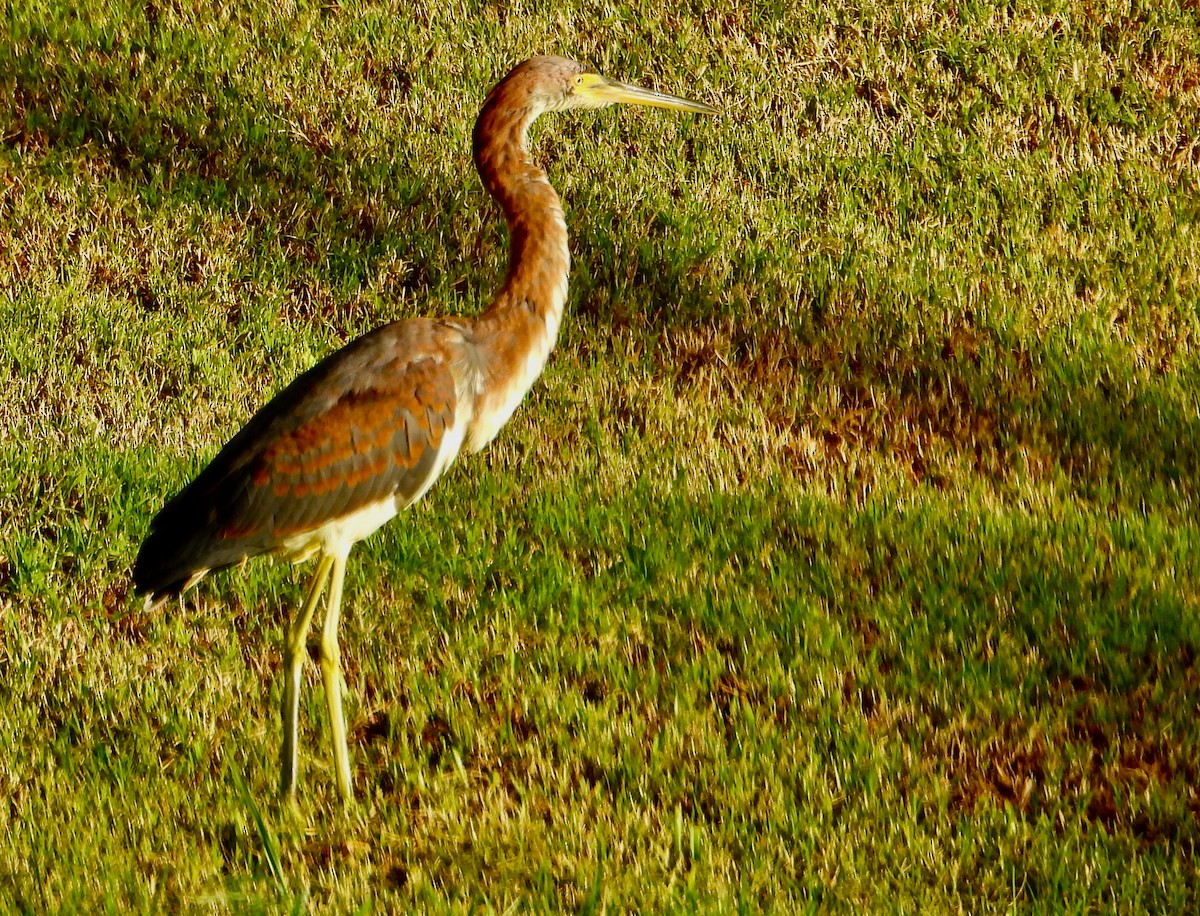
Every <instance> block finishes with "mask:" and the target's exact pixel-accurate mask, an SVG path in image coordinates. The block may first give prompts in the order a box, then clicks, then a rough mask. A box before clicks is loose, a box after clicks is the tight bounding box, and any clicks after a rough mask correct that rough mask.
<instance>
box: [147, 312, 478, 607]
mask: <svg viewBox="0 0 1200 916" xmlns="http://www.w3.org/2000/svg"><path fill="white" fill-rule="evenodd" d="M470 372H471V366H470V346H469V344H468V343H467V342H466V341H465V338H464V329H463V326H461V325H458V324H454V323H448V322H438V321H431V320H428V319H413V320H409V321H404V322H396V323H394V324H389V325H385V326H384V327H382V328H379V329H377V330H375V331H372V332H371V333H369V334H366V335H364V336H363V337H360V338H358V339H357V340H355V341H353V342H352V343H350V344H348V345H346V346H345V347H343V348H342V349H341V350H338V351H337V352H335V353H333V354H332V355H330V356H329V357H327V358H326V359H324V360H323V361H321V362H320V363H318V364H317V365H316V366H314V367H313V368H312V369H310V370H309V371H308V372H306V373H304V374H303V375H301V376H300V377H299V378H297V379H296V380H295V381H294V382H293V383H292V384H291V385H289V386H288V387H287V388H285V389H284V390H283V391H281V392H280V393H279V394H278V395H276V396H275V397H274V398H273V399H272V400H271V401H270V402H269V403H268V404H267V405H266V406H264V407H263V408H262V409H261V410H260V411H259V412H258V413H257V414H255V415H254V417H253V418H252V419H251V420H250V422H249V423H247V424H246V426H245V427H243V428H242V430H241V431H240V432H238V433H237V435H235V436H234V437H233V438H232V439H231V440H230V441H229V442H228V444H226V446H225V447H224V448H223V449H222V450H221V452H220V453H219V454H218V455H217V456H216V458H214V459H213V461H212V462H211V463H210V464H209V465H208V466H207V467H206V468H205V469H204V470H203V471H202V472H201V473H200V474H199V476H197V477H196V479H195V480H194V481H192V483H190V484H189V485H188V486H187V487H185V488H184V489H183V490H182V491H180V492H179V494H178V495H176V496H175V497H174V498H173V499H172V500H171V501H170V502H168V503H167V505H166V506H165V507H164V508H163V509H162V511H161V512H159V514H158V515H157V516H156V517H155V519H154V521H153V522H152V523H151V526H150V533H149V535H148V536H147V538H146V540H145V542H144V543H143V544H142V547H141V550H140V551H139V553H138V558H137V563H136V565H135V567H134V584H135V587H136V590H137V592H138V594H145V595H147V596H148V600H149V601H150V602H156V601H158V600H159V599H161V598H162V597H164V596H167V595H170V594H173V593H175V592H178V591H180V590H182V589H183V588H184V587H185V586H186V585H187V584H188V583H189V581H191V580H193V579H194V578H196V577H197V576H198V575H201V574H203V573H204V572H206V571H208V570H213V569H220V568H222V567H225V566H230V565H233V564H235V563H239V562H241V561H242V560H243V559H246V558H247V557H253V556H257V555H259V554H263V553H269V552H272V551H277V550H285V551H288V552H291V553H305V552H308V551H310V550H316V549H319V548H322V547H325V548H328V547H329V546H330V545H329V544H328V543H322V539H323V538H324V539H329V538H334V537H341V536H347V535H346V531H344V530H342V529H338V528H336V526H334V527H331V523H335V522H337V521H339V520H343V519H346V518H347V517H351V516H355V515H356V513H357V514H359V515H360V516H361V518H363V519H370V525H373V526H374V527H378V525H379V524H382V523H383V522H384V521H386V520H387V518H389V517H390V515H391V514H394V512H395V511H396V510H398V509H399V508H402V507H403V506H406V505H408V504H409V503H411V502H413V501H414V500H415V499H417V498H419V497H420V496H421V494H423V493H424V492H425V490H426V489H428V487H429V486H430V485H431V484H432V483H433V481H434V480H436V479H437V477H438V476H440V474H441V473H442V472H443V471H444V470H445V469H446V468H447V467H448V466H449V465H450V463H451V462H452V461H453V460H454V458H455V455H456V454H457V452H458V449H459V447H460V445H461V443H462V437H463V427H464V425H465V422H466V416H465V414H466V411H465V410H463V409H462V408H464V407H465V408H468V409H469V406H470V405H469V404H466V403H460V402H463V401H464V393H466V397H467V399H469V396H470V395H469V389H470V384H469V379H466V378H464V376H466V375H469V373H470ZM371 507H375V508H374V509H372V508H371ZM389 507H390V508H389ZM368 527H370V526H368ZM371 530H373V528H371ZM366 533H369V531H366V530H363V529H362V526H361V525H355V526H353V527H352V529H350V535H349V536H350V537H353V538H354V539H357V538H358V537H362V536H365V534H366ZM347 546H348V545H347Z"/></svg>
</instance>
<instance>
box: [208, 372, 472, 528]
mask: <svg viewBox="0 0 1200 916" xmlns="http://www.w3.org/2000/svg"><path fill="white" fill-rule="evenodd" d="M455 403H456V398H455V391H454V382H453V379H452V378H451V376H450V373H449V371H448V370H447V368H446V366H445V365H444V364H443V363H442V362H441V361H438V360H434V359H424V360H420V361H418V362H414V363H410V364H408V365H407V366H405V367H404V369H403V370H402V371H401V372H399V373H397V374H396V375H395V376H393V377H390V378H387V379H386V380H382V379H379V380H376V384H374V385H371V386H370V387H366V388H351V389H349V390H346V391H344V392H343V393H342V394H341V395H340V396H339V397H337V398H336V399H335V400H332V402H331V403H330V404H329V405H328V406H327V407H326V408H325V409H323V410H321V411H320V412H319V413H316V414H315V415H314V416H311V417H308V418H306V419H305V421H304V422H303V423H301V424H299V425H297V426H295V427H293V428H291V429H288V430H286V431H282V432H281V433H280V434H279V435H277V436H275V437H274V438H272V439H271V441H269V442H268V443H266V444H265V445H264V447H263V448H262V450H261V451H260V452H259V453H258V455H257V456H256V457H255V458H254V459H253V460H252V461H251V462H249V464H248V467H247V471H248V473H247V474H246V475H245V480H244V484H243V486H242V487H241V488H240V490H241V495H242V497H241V499H239V500H237V502H238V506H237V509H236V511H232V512H228V513H223V515H224V519H223V524H222V526H221V529H220V533H221V536H222V537H225V538H230V539H238V538H245V537H251V538H254V537H268V538H273V539H276V540H278V539H283V538H288V537H292V536H294V535H297V534H302V533H304V532H305V531H310V530H313V529H316V528H319V527H320V526H321V525H323V524H325V523H326V522H329V521H332V520H334V519H337V518H340V517H341V516H344V515H347V514H348V513H350V512H353V511H355V510H356V509H359V508H361V507H363V506H365V505H367V504H369V503H372V502H377V501H379V500H381V499H386V498H388V497H389V496H396V495H398V496H400V498H401V500H402V501H406V500H407V499H408V498H411V496H412V495H414V494H416V493H419V492H421V491H422V490H423V489H424V488H425V487H426V486H427V484H428V483H429V482H430V480H429V476H430V475H431V474H432V473H434V472H435V470H436V469H437V468H438V467H439V464H440V463H439V462H438V460H437V458H438V454H439V450H440V448H441V446H442V443H443V440H444V438H445V433H446V429H447V428H448V427H449V426H450V425H451V424H452V423H453V422H454V411H455ZM231 508H232V507H231Z"/></svg>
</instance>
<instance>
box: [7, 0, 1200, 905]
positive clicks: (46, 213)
mask: <svg viewBox="0 0 1200 916" xmlns="http://www.w3.org/2000/svg"><path fill="white" fill-rule="evenodd" d="M0 33H2V35H0V98H3V99H4V100H5V101H4V104H3V105H0V464H2V466H3V468H4V471H5V473H4V474H3V475H0V478H2V479H0V672H2V676H0V682H2V683H3V689H0V798H3V799H5V800H6V803H4V804H0V852H2V853H3V854H2V855H0V909H5V908H7V909H11V910H12V911H32V912H39V911H78V912H96V911H99V910H102V909H103V910H108V911H113V912H125V911H129V910H133V911H169V912H171V911H180V910H183V911H195V910H209V909H211V910H215V911H218V912H221V911H229V912H243V911H259V912H282V911H287V912H293V911H300V910H303V909H305V908H310V909H313V910H323V909H326V908H328V909H332V910H337V911H358V910H359V909H372V908H374V909H377V910H380V911H385V912H386V911H389V910H392V909H409V908H417V907H419V908H422V909H430V910H434V911H441V910H453V911H466V910H474V909H495V910H498V911H501V910H515V911H529V910H543V909H544V910H547V911H563V910H566V911H581V912H600V911H605V910H607V911H610V912H620V911H626V910H638V911H643V912H664V911H680V910H693V909H695V910H701V911H735V910H736V911H748V912H755V911H760V910H773V911H777V912H795V911H804V910H810V911H853V912H862V911H888V912H890V911H904V912H918V911H919V912H947V911H958V910H965V911H968V912H987V911H1000V910H1005V911H1007V910H1011V909H1015V910H1019V911H1035V912H1037V911H1053V912H1060V911H1061V912H1101V911H1115V912H1121V913H1131V912H1155V913H1158V912H1172V911H1173V912H1188V911H1195V910H1196V909H1197V908H1200V870H1198V865H1197V858H1196V856H1197V843H1198V841H1200V797H1198V796H1197V785H1198V779H1200V724H1198V722H1197V716H1196V708H1197V701H1198V700H1200V617H1198V615H1197V610H1198V605H1200V598H1198V597H1197V596H1198V595H1200V525H1198V524H1197V521H1196V511H1197V497H1198V492H1197V486H1198V484H1200V402H1198V394H1197V392H1198V391H1200V356H1198V350H1197V341H1198V340H1200V337H1198V334H1200V320H1198V314H1197V305H1198V303H1200V283H1198V279H1197V270H1198V267H1197V265H1200V232H1198V231H1197V214H1198V212H1200V63H1198V62H1200V14H1198V12H1197V8H1196V5H1195V3H1194V2H1184V3H1182V4H1178V3H1167V2H1162V3H1139V2H1136V0H1135V2H1130V3H1116V4H1093V5H1091V6H1088V5H1080V4H1074V3H1067V2H1054V0H1045V2H1040V3H1036V2H1035V3H1012V4H1008V5H992V4H986V3H977V2H967V3H964V4H957V5H950V4H928V3H926V4H921V3H917V4H914V3H910V2H899V0H880V2H877V3H864V4H859V5H851V6H849V7H846V6H838V5H825V4H815V3H812V4H803V3H797V4H793V5H790V6H786V5H783V4H780V3H770V2H768V3H759V4H739V3H730V4H725V5H723V6H722V7H721V8H719V9H715V10H714V9H711V8H710V7H708V6H705V5H702V4H697V5H694V6H692V7H687V8H679V9H677V10H675V11H671V10H668V9H666V8H664V6H663V5H662V4H649V3H647V4H642V5H634V6H630V5H625V6H613V5H611V4H607V5H606V4H599V3H592V4H587V3H573V4H568V5H566V6H563V5H551V4H542V3H531V4H525V5H522V4H516V5H511V4H510V5H494V4H487V5H473V4H466V5H463V4H458V5H455V4H449V3H443V2H441V0H429V2H426V3H424V4H415V5H414V4H402V5H400V6H398V7H396V8H390V7H384V6H378V5H372V4H369V3H354V2H347V3H321V4H317V3H306V2H301V3H295V4H290V5H289V4H284V5H283V8H282V12H281V11H280V8H279V5H278V4H268V3H259V2H247V3H244V4H241V5H234V6H232V7H231V6H230V5H229V4H224V3H213V4H208V5H205V4H191V3H189V4H174V3H171V4H168V3H162V4H160V3H157V2H152V3H147V4H127V5H121V4H114V3H100V2H98V0H83V2H80V3H76V4H65V3H58V2H51V0H40V2H39V0H26V2H22V3H9V4H7V5H6V6H5V7H4V9H3V20H2V24H0ZM536 52H558V53H564V54H568V55H570V56H574V57H577V58H579V59H583V60H587V61H591V62H592V63H594V64H596V65H597V66H599V67H600V68H601V69H602V70H604V71H605V72H607V73H609V74H610V75H613V76H616V77H619V78H623V79H628V80H631V81H635V82H643V83H650V84H654V85H658V86H661V87H662V88H663V89H665V90H667V91H670V92H677V93H680V94H683V95H687V96H691V97H695V98H699V99H702V100H704V101H708V102H710V103H712V104H715V105H718V106H719V107H720V108H721V109H722V110H723V112H724V114H722V115H721V116H718V117H716V118H711V119H707V118H695V117H691V116H682V117H681V116H676V115H674V114H668V113H664V112H654V111H645V110H628V111H607V112H601V113H591V112H585V113H578V114H575V115H570V116H557V117H547V118H546V119H545V122H544V123H540V124H539V126H538V128H537V129H536V147H537V155H538V156H539V158H540V160H541V161H543V162H544V163H545V164H546V165H547V167H548V169H549V172H550V175H551V179H552V181H553V182H554V184H555V186H556V187H557V188H558V189H559V190H560V192H561V193H562V195H563V198H564V202H565V206H566V212H567V222H568V224H569V226H570V228H571V231H572V236H573V243H572V244H573V251H574V257H575V260H574V272H573V278H572V288H571V298H570V304H569V316H568V318H567V321H566V323H565V325H564V330H563V334H562V339H561V343H560V347H559V349H558V350H557V351H556V353H555V355H554V356H553V357H552V360H551V363H550V365H549V367H548V369H547V372H546V374H545V376H544V378H543V380H542V381H541V382H540V383H539V385H538V386H537V387H536V388H535V390H534V392H533V393H532V394H531V396H530V397H529V398H528V400H527V402H526V403H525V404H524V405H523V406H522V408H521V409H520V410H519V411H518V413H517V415H516V416H515V417H514V419H513V421H512V423H511V424H510V425H509V427H508V428H507V429H506V430H505V431H504V432H503V433H502V434H501V436H500V438H499V439H498V440H497V442H496V443H494V444H493V446H491V447H490V448H489V450H488V451H487V452H485V453H484V454H483V455H481V456H479V457H474V458H468V459H464V460H463V461H462V462H461V463H460V464H459V465H458V466H457V467H456V468H455V469H454V470H453V472H452V473H451V474H449V475H448V476H447V477H446V478H445V479H444V480H443V481H441V482H440V483H439V484H438V486H437V487H436V488H435V489H434V490H433V491H432V492H431V493H430V494H429V495H428V496H427V497H426V498H425V499H424V500H423V502H422V503H421V504H419V505H418V506H417V507H415V508H414V509H413V510H411V511H409V512H408V513H406V515H405V516H403V517H402V518H401V519H399V520H398V521H397V522H395V523H393V524H392V525H390V526H388V527H387V528H386V529H384V530H383V531H382V532H380V533H379V534H377V535H376V536H374V537H373V538H371V539H370V540H368V541H367V542H365V543H364V544H362V545H360V547H359V548H358V549H357V550H356V551H355V553H354V558H353V561H352V564H351V569H350V572H349V577H348V583H347V587H348V592H347V604H346V608H345V612H344V616H343V623H342V651H343V664H344V667H345V673H346V680H347V684H348V688H349V693H348V698H347V712H348V715H349V718H350V731H351V754H352V764H353V767H354V778H355V781H356V787H357V789H358V792H359V801H358V803H357V804H356V805H355V806H354V807H353V808H352V809H350V810H349V811H348V812H343V810H342V808H341V806H340V804H339V803H338V801H337V799H336V791H335V788H334V776H333V773H332V770H331V766H330V763H329V755H328V748H327V738H326V729H325V721H324V702H323V697H322V696H321V688H320V679H319V678H317V677H316V676H315V668H314V669H312V670H310V672H309V674H308V677H307V680H306V686H305V692H304V693H303V694H302V711H301V715H302V727H303V729H304V732H303V735H302V739H303V742H304V743H303V745H302V754H301V768H302V770H301V785H300V795H299V813H298V814H297V815H293V814H292V813H290V812H288V811H287V810H286V809H283V808H281V807H280V806H279V805H278V804H277V803H276V801H275V798H274V788H275V783H276V780H277V754H278V748H279V741H280V735H279V725H278V703H279V695H280V684H279V667H280V634H281V630H282V627H283V624H284V621H285V619H286V616H287V615H288V614H289V613H291V610H292V609H293V608H294V606H295V604H296V603H297V601H298V600H299V597H300V594H301V590H302V588H303V575H302V574H301V573H302V571H294V570H292V569H290V568H288V567H286V566H283V565H273V564H271V563H269V562H267V561H257V562H254V563H251V564H249V565H248V566H247V568H246V569H245V571H244V572H243V573H233V574H224V575H220V576H214V577H212V578H211V579H209V580H206V581H205V582H204V583H203V584H202V585H201V587H200V588H199V589H197V590H196V591H195V592H194V593H192V594H190V595H189V596H188V598H187V600H186V601H185V602H183V603H182V604H172V605H170V606H168V607H167V608H166V609H165V610H164V611H162V612H160V613H156V614H150V615H147V614H144V613H143V612H142V611H141V609H140V607H139V606H138V605H137V604H136V603H135V602H133V601H132V600H131V598H130V596H129V592H130V578H129V568H130V565H131V562H132V558H133V557H134V555H135V553H136V550H137V546H138V544H139V543H140V540H141V538H142V537H143V536H144V534H145V532H146V527H147V524H148V522H149V518H150V517H151V515H152V514H153V512H155V511H156V510H157V508H158V507H159V506H161V505H162V503H163V501H164V500H165V499H166V498H167V497H168V496H169V495H171V494H172V493H173V492H174V491H175V490H176V488H177V487H179V486H180V485H182V484H183V483H184V482H185V481H186V480H187V479H188V478H189V477H190V475H192V474H194V473H195V472H196V471H197V470H198V469H199V468H200V467H201V466H202V464H203V462H204V461H205V460H206V459H207V458H209V457H211V456H212V455H213V454H214V453H215V451H216V450H217V448H218V447H219V446H220V445H221V444H222V443H223V442H224V441H225V440H226V439H227V437H228V436H229V435H231V434H232V433H233V431H234V430H235V429H237V428H238V426H239V425H240V424H241V423H243V422H244V421H245V419H246V418H247V417H248V416H249V414H250V413H251V411H253V410H254V408H255V407H256V406H257V405H259V404H261V403H262V402H263V401H264V400H265V399H266V398H267V397H268V396H269V395H270V394H271V393H272V392H274V391H276V390H278V389H279V388H280V387H281V386H282V385H284V384H285V383H286V382H287V381H289V380H290V379H291V378H292V377H294V376H295V375H296V374H297V373H298V372H300V371H302V370H303V369H304V368H306V367H307V366H309V365H311V364H312V363H313V362H314V361H315V360H316V359H318V358H319V357H320V356H321V355H323V354H324V353H326V352H328V351H329V350H330V349H331V348H333V347H335V346H337V345H339V344H341V343H343V342H345V341H348V340H350V339H351V338H353V337H354V336H356V335H357V334H360V333H362V332H364V331H366V330H368V329H370V328H372V327H375V326H377V325H378V324H380V323H382V322H385V321H389V320H393V319H396V318H402V317H406V316H410V315H416V314H439V313H458V312H464V313H471V312H474V311H477V310H478V309H479V308H481V307H482V306H483V305H484V304H485V303H486V301H487V300H488V296H489V295H490V293H491V291H493V290H494V289H495V285H496V282H497V279H498V276H499V274H500V272H501V269H502V266H503V264H504V259H505V256H506V255H505V235H504V231H503V227H502V226H501V224H500V222H499V220H498V216H497V212H496V210H495V208H494V207H493V206H492V204H491V203H490V202H489V201H488V200H486V197H485V195H484V192H483V191H482V189H481V188H480V186H479V183H478V181H477V179H476V178H475V176H474V173H473V171H472V168H471V164H470V157H469V147H470V142H469V141H470V129H471V125H472V122H473V118H474V112H475V110H476V108H477V106H478V104H479V102H480V100H481V99H482V97H483V95H484V94H485V92H486V91H487V89H488V88H489V87H490V85H491V84H492V83H493V82H494V81H495V80H496V79H497V78H498V77H499V76H500V75H502V74H503V73H504V72H505V71H506V70H507V69H508V68H509V67H510V66H511V65H512V64H513V63H514V62H516V61H517V60H520V59H521V58H523V57H526V56H528V55H529V54H531V53H536Z"/></svg>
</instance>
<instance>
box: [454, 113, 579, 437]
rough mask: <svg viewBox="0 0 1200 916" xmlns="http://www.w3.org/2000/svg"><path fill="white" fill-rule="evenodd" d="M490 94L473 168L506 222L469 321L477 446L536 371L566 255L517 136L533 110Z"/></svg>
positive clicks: (552, 207) (551, 203) (559, 303)
mask: <svg viewBox="0 0 1200 916" xmlns="http://www.w3.org/2000/svg"><path fill="white" fill-rule="evenodd" d="M536 114H537V113H536V112H534V111H532V110H529V109H515V110H514V109H513V108H512V107H507V106H506V105H505V104H504V98H503V97H502V96H501V97H495V96H494V97H491V98H489V99H488V101H487V103H485V105H484V108H483V111H482V112H481V113H480V115H479V120H478V121H477V122H476V124H475V134H474V154H475V167H476V168H477V169H478V170H479V175H480V178H481V179H482V180H483V186H484V187H485V188H486V189H487V192H488V193H489V194H491V195H492V197H494V198H495V199H496V201H497V203H499V204H500V207H501V209H502V210H503V211H504V218H505V220H506V221H507V223H508V237H509V260H508V273H507V274H506V275H505V278H504V284H503V286H502V287H501V289H500V292H499V293H498V294H497V296H496V299H495V301H494V302H493V303H492V304H491V306H489V307H488V308H487V309H486V310H485V311H484V312H483V313H482V314H481V315H480V316H479V317H478V318H477V319H476V320H475V325H474V336H475V339H476V341H477V343H478V345H479V352H480V354H481V355H482V357H483V372H482V378H481V384H480V393H479V396H478V397H477V400H476V408H475V414H476V422H475V424H474V428H473V429H472V430H471V432H470V435H469V438H468V442H467V447H468V448H469V449H471V450H472V451H474V450H477V449H479V448H482V447H483V446H484V445H486V444H487V442H488V441H490V439H491V438H492V437H493V436H494V435H495V434H496V432H497V431H499V428H500V426H501V425H503V423H504V422H505V421H506V420H507V419H508V417H509V416H510V415H511V414H512V411H513V410H514V409H515V407H516V405H517V403H518V402H519V401H520V400H521V398H522V397H523V396H524V395H525V392H526V391H528V390H529V387H530V386H531V385H532V384H533V382H534V380H535V379H536V378H537V377H538V375H539V374H541V371H542V367H543V366H544V365H545V363H546V359H547V357H548V356H549V355H550V350H551V349H552V348H553V346H554V342H555V340H556V339H557V337H558V328H559V324H560V322H561V321H562V313H563V306H564V305H565V303H566V299H567V275H568V272H569V270H570V254H569V252H568V249H567V226H566V222H565V220H564V219H563V212H562V204H561V203H560V202H559V199H558V195H557V194H556V193H555V191H554V188H552V187H551V186H550V182H549V180H548V179H547V177H546V173H545V172H544V171H542V169H541V168H539V167H538V165H537V164H536V163H535V162H534V161H533V158H532V157H531V156H530V155H529V150H528V148H527V146H526V139H525V135H526V132H527V130H528V128H529V125H530V124H531V123H532V122H533V120H534V118H535V117H536Z"/></svg>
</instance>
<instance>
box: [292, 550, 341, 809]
mask: <svg viewBox="0 0 1200 916" xmlns="http://www.w3.org/2000/svg"><path fill="white" fill-rule="evenodd" d="M332 567H333V557H327V556H324V555H322V556H321V559H319V560H318V561H317V571H316V572H315V573H314V574H313V577H312V583H311V584H310V585H309V586H308V594H306V595H305V596H304V604H303V605H301V606H300V610H299V611H297V612H296V616H295V618H294V619H293V620H292V623H291V626H290V627H288V630H287V633H286V634H285V636H284V640H283V677H284V681H283V703H282V704H281V707H280V713H281V716H282V718H283V749H282V750H281V751H280V753H279V794H280V795H283V796H285V797H286V798H288V799H291V798H293V797H294V796H295V794H296V740H297V733H298V731H299V727H298V719H299V716H300V675H301V673H302V671H303V668H304V654H305V648H304V646H305V641H306V640H307V638H308V628H309V626H310V625H311V624H312V618H313V611H315V610H316V607H317V602H318V601H319V600H320V599H321V593H322V592H323V591H325V583H326V581H328V579H329V570H330V569H331V568H332Z"/></svg>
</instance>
